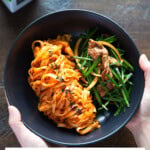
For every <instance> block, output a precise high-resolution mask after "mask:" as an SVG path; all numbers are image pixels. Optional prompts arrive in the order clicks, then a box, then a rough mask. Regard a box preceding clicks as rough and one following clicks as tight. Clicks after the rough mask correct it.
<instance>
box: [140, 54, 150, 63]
mask: <svg viewBox="0 0 150 150" xmlns="http://www.w3.org/2000/svg"><path fill="white" fill-rule="evenodd" d="M142 59H143V61H144V63H148V62H149V60H148V58H147V56H146V55H145V54H142Z"/></svg>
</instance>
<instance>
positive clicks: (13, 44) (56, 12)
mask: <svg viewBox="0 0 150 150" xmlns="http://www.w3.org/2000/svg"><path fill="white" fill-rule="evenodd" d="M65 12H81V13H82V12H83V13H90V14H93V15H96V16H100V17H102V18H104V19H105V20H107V21H108V22H110V23H111V24H114V25H115V26H116V27H118V28H119V29H120V31H121V32H122V33H124V35H126V36H127V37H128V38H129V39H130V42H131V43H132V45H133V46H134V47H135V49H136V50H137V53H138V55H140V51H139V50H138V48H137V47H136V45H135V43H134V42H133V40H132V38H131V37H130V35H129V34H128V33H127V31H125V30H124V29H123V27H121V26H120V25H119V24H118V23H117V22H115V21H114V20H113V19H111V18H109V17H108V16H105V15H103V14H101V13H98V12H96V11H93V10H88V9H63V10H58V11H53V12H51V13H47V14H44V15H42V16H40V17H38V18H37V19H34V20H33V21H31V22H30V23H29V24H28V25H26V26H25V27H24V29H23V30H21V32H20V33H19V34H18V35H17V37H16V39H15V40H14V41H13V43H12V45H11V47H10V49H9V52H8V55H7V58H6V63H5V66H4V75H3V78H4V90H5V96H6V100H8V102H9V104H10V105H13V104H12V102H11V100H10V97H9V94H8V93H9V92H8V89H7V85H6V70H7V65H8V61H9V57H10V54H11V52H12V50H13V48H14V46H15V44H16V42H17V41H18V39H19V38H20V36H21V35H22V34H23V33H24V32H25V31H26V30H28V29H29V28H30V27H31V26H32V25H34V24H35V23H37V22H38V21H40V20H41V19H44V18H46V17H48V16H50V15H55V14H59V13H65ZM142 86H143V88H142V90H141V91H140V94H142V93H143V90H144V83H143V84H142ZM141 99H142V97H141ZM140 103H141V100H139V101H138V103H137V104H136V106H135V107H134V111H132V113H131V115H130V116H128V117H127V118H126V119H125V121H124V123H123V124H121V125H120V126H119V127H118V128H116V129H115V130H114V131H112V132H111V133H109V134H107V135H106V136H104V137H102V138H99V139H96V140H92V141H89V142H81V143H67V142H61V141H57V140H53V139H50V138H48V137H46V136H44V135H41V134H40V133H38V131H35V130H34V129H32V127H31V126H30V125H29V124H27V123H26V122H25V121H24V120H23V119H22V122H23V123H24V125H25V126H26V127H27V128H28V129H29V130H30V131H31V132H33V133H35V134H36V135H37V136H40V137H41V138H43V139H45V140H47V141H48V142H52V143H54V144H58V145H66V146H67V145H68V146H85V145H88V144H94V143H97V142H100V141H102V140H104V139H107V138H109V137H110V136H112V135H114V134H115V133H117V132H118V131H119V130H120V129H122V128H123V127H124V126H125V125H126V124H127V123H128V122H129V121H130V120H131V119H132V117H133V116H134V114H135V113H136V111H137V109H138V108H139V105H140Z"/></svg>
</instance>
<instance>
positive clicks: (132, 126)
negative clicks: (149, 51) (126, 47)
mask: <svg viewBox="0 0 150 150" xmlns="http://www.w3.org/2000/svg"><path fill="white" fill-rule="evenodd" d="M139 65H140V67H141V69H142V70H143V71H144V76H145V88H144V93H143V97H142V101H141V104H140V107H139V109H138V111H137V112H136V114H135V116H134V117H133V118H132V119H131V121H130V122H129V123H128V124H127V125H126V127H127V128H128V129H129V130H130V131H131V132H132V134H133V136H134V138H135V141H136V143H137V146H139V147H145V148H146V150H149V149H150V61H149V60H148V59H147V57H146V56H145V54H142V55H141V56H140V59H139Z"/></svg>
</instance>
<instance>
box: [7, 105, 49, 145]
mask: <svg viewBox="0 0 150 150" xmlns="http://www.w3.org/2000/svg"><path fill="white" fill-rule="evenodd" d="M8 111H9V120H8V122H9V125H10V127H11V128H12V130H13V131H14V133H15V135H16V137H17V139H18V141H19V143H20V144H21V146H22V147H47V144H46V143H45V142H44V140H43V139H41V138H40V137H38V136H37V135H35V134H34V133H32V132H31V131H30V130H29V129H28V128H26V127H25V126H24V124H23V122H22V121H21V114H20V112H19V110H18V109H17V108H16V107H14V106H11V105H9V106H8Z"/></svg>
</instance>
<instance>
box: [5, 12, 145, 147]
mask: <svg viewBox="0 0 150 150" xmlns="http://www.w3.org/2000/svg"><path fill="white" fill-rule="evenodd" d="M95 25H98V26H99V28H100V30H101V32H102V33H108V34H115V35H116V36H117V37H118V39H119V43H120V45H121V48H122V49H124V50H125V58H126V59H127V60H128V61H129V62H130V63H131V64H132V65H133V66H134V68H135V71H134V77H133V79H132V80H133V84H134V86H133V90H132V93H131V96H130V107H129V108H127V109H126V112H125V113H124V112H122V113H121V114H120V115H119V116H117V117H114V116H113V115H112V114H108V113H103V114H98V115H97V117H98V119H99V120H100V121H101V123H102V127H101V128H100V129H97V130H95V131H93V132H91V133H89V134H87V135H84V136H81V135H79V134H77V133H76V132H75V131H74V130H68V129H62V128H57V127H56V125H55V124H54V123H53V122H52V121H51V120H48V119H47V117H44V116H43V115H42V114H41V113H39V112H38V110H37V105H38V98H37V97H36V96H35V94H34V92H33V91H32V89H31V88H30V86H29V85H28V81H27V77H28V69H29V68H30V63H31V61H32V59H33V54H32V49H31V43H32V42H33V41H34V40H38V39H39V40H47V39H48V38H52V37H56V36H57V35H58V34H62V33H70V34H72V35H79V34H80V33H83V32H84V31H85V30H86V29H87V28H89V27H93V26H95ZM138 59H139V52H138V50H137V48H136V47H135V45H134V43H133V42H132V40H131V39H130V37H129V36H128V35H127V34H126V33H125V32H124V31H123V30H122V29H121V28H120V27H119V26H118V25H117V24H115V23H114V22H112V21H111V20H109V19H108V18H106V17H104V16H102V15H98V14H96V13H93V12H89V11H81V10H68V11H62V12H56V13H54V14H49V15H46V16H45V17H42V18H40V19H38V20H36V21H34V22H33V23H32V24H30V25H29V26H27V27H26V28H25V29H24V30H23V31H22V32H21V33H20V34H19V36H18V37H17V39H16V40H15V42H14V44H13V46H12V48H11V51H10V53H9V56H8V59H7V63H6V68H5V74H4V78H5V89H6V93H7V96H8V100H9V102H10V104H12V105H15V106H16V107H17V108H18V109H19V110H20V111H21V114H22V120H23V122H24V123H25V125H26V126H27V127H28V128H29V129H31V130H32V131H34V132H35V133H36V134H38V135H40V136H41V137H43V138H45V139H46V140H48V141H51V142H55V143H57V144H66V145H82V144H88V143H93V142H96V141H99V140H102V139H105V138H106V137H108V136H110V135H112V134H113V133H115V132H116V131H118V130H119V129H120V128H121V127H123V126H124V125H125V124H126V123H127V122H128V121H129V119H130V118H131V117H132V116H133V114H134V113H135V111H136V109H137V107H138V105H139V103H140V100H141V96H142V94H143V87H144V76H143V72H142V71H141V70H140V68H139V65H138Z"/></svg>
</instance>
